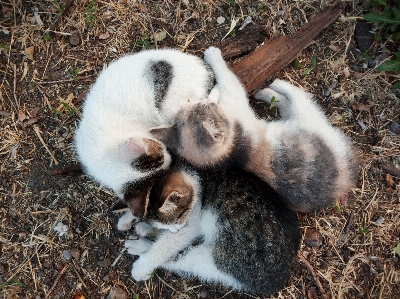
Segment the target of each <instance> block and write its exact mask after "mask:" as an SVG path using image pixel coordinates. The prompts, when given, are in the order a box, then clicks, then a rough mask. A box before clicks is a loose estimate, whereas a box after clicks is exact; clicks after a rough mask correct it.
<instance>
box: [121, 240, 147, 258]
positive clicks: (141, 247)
mask: <svg viewBox="0 0 400 299" xmlns="http://www.w3.org/2000/svg"><path fill="white" fill-rule="evenodd" d="M151 245H152V242H151V241H150V240H147V239H144V238H139V239H136V240H126V241H125V244H124V247H125V248H126V249H127V250H128V253H129V254H132V255H141V254H143V253H145V252H147V251H149V250H150V248H151Z"/></svg>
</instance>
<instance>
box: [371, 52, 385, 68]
mask: <svg viewBox="0 0 400 299" xmlns="http://www.w3.org/2000/svg"><path fill="white" fill-rule="evenodd" d="M388 57H389V56H388V55H387V54H386V53H381V54H379V55H378V56H376V57H375V59H372V60H370V61H368V67H369V68H374V67H377V66H378V65H379V64H381V63H382V62H383V61H384V60H385V59H387V58H388Z"/></svg>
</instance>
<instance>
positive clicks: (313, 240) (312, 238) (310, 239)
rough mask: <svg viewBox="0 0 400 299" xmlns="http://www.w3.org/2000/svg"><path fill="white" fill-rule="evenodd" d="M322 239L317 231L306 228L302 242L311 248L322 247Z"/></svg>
mask: <svg viewBox="0 0 400 299" xmlns="http://www.w3.org/2000/svg"><path fill="white" fill-rule="evenodd" d="M323 241H324V237H323V236H322V235H321V233H320V232H319V231H317V230H316V229H313V228H308V229H307V230H306V233H305V235H304V242H305V243H306V244H307V245H308V246H311V247H319V246H321V245H322V243H323Z"/></svg>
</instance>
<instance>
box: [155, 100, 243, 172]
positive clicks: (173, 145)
mask: <svg viewBox="0 0 400 299" xmlns="http://www.w3.org/2000/svg"><path fill="white" fill-rule="evenodd" d="M150 133H151V134H152V135H153V136H154V137H155V138H157V139H159V140H161V141H162V142H164V143H165V144H166V145H167V147H168V148H170V149H171V150H172V151H173V152H175V153H177V154H178V155H180V156H181V157H183V158H185V159H186V160H188V161H189V162H190V163H192V164H194V165H196V166H199V167H201V166H211V165H215V164H217V163H219V162H221V161H224V160H225V159H226V158H227V157H228V156H229V154H230V152H231V151H232V148H233V145H234V139H235V138H234V137H235V130H234V124H233V123H232V122H231V121H230V120H229V118H228V117H227V115H226V114H225V113H224V112H223V111H222V109H221V107H220V106H218V105H217V104H216V103H214V102H210V101H207V100H206V101H204V102H200V103H198V104H196V105H194V106H192V107H189V108H185V109H183V110H181V111H180V112H179V113H178V115H177V117H176V119H175V124H174V125H172V126H162V127H157V128H153V129H151V130H150Z"/></svg>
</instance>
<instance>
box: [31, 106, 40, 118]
mask: <svg viewBox="0 0 400 299" xmlns="http://www.w3.org/2000/svg"><path fill="white" fill-rule="evenodd" d="M39 110H40V107H34V108H30V109H28V112H29V115H30V116H32V117H36V116H37V114H38V113H39Z"/></svg>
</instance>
